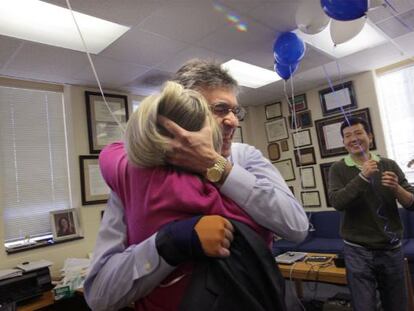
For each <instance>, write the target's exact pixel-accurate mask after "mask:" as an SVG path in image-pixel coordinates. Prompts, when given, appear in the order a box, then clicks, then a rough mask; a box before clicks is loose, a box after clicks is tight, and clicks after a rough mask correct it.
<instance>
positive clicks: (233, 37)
mask: <svg viewBox="0 0 414 311" xmlns="http://www.w3.org/2000/svg"><path fill="white" fill-rule="evenodd" d="M246 21H247V25H248V26H247V31H246V32H240V31H238V30H237V29H236V28H234V27H232V26H230V25H228V26H224V27H222V28H221V29H219V30H217V31H216V32H214V33H213V34H211V35H209V36H207V37H206V38H204V39H203V40H201V41H200V42H198V45H199V46H201V47H204V48H206V49H209V50H212V51H214V52H217V53H222V54H224V55H227V56H232V57H237V56H238V55H241V54H243V52H246V51H249V50H250V49H254V48H255V47H256V46H269V48H271V46H272V44H273V38H274V35H273V31H271V30H270V29H268V28H267V27H265V26H262V25H260V24H258V23H256V22H254V21H253V20H251V19H246Z"/></svg>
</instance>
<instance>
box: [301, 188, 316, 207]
mask: <svg viewBox="0 0 414 311" xmlns="http://www.w3.org/2000/svg"><path fill="white" fill-rule="evenodd" d="M300 198H301V200H302V205H303V207H320V206H321V198H320V196H319V191H302V192H301V193H300Z"/></svg>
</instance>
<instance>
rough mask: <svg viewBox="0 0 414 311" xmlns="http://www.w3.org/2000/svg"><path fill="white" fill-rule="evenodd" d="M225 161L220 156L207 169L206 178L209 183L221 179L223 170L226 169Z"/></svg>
mask: <svg viewBox="0 0 414 311" xmlns="http://www.w3.org/2000/svg"><path fill="white" fill-rule="evenodd" d="M226 164H227V160H226V159H225V158H224V157H222V156H220V158H218V159H217V161H216V163H214V165H213V166H212V167H210V168H208V169H207V172H206V178H207V179H208V180H209V181H211V182H219V181H220V180H221V179H222V178H223V173H224V169H225V167H226Z"/></svg>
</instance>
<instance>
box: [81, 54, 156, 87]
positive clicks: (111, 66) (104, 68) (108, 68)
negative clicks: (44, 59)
mask: <svg viewBox="0 0 414 311" xmlns="http://www.w3.org/2000/svg"><path fill="white" fill-rule="evenodd" d="M92 61H93V64H94V66H95V69H96V72H97V75H98V79H99V80H100V82H101V83H102V84H110V85H113V86H116V87H118V86H121V85H123V84H126V83H128V82H130V81H131V80H134V79H135V78H136V77H138V76H140V75H142V74H143V73H145V72H147V71H148V70H149V69H150V68H148V67H145V66H139V65H136V64H131V63H123V62H120V61H116V60H113V59H110V58H105V57H102V56H93V57H92ZM74 78H75V79H79V80H86V81H95V76H94V74H93V71H92V68H91V67H90V66H88V67H86V68H85V69H84V70H82V71H81V72H79V73H78V74H76V75H75V76H74Z"/></svg>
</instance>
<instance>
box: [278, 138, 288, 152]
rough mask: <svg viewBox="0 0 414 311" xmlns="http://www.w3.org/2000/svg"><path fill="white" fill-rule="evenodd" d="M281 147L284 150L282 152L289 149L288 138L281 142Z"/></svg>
mask: <svg viewBox="0 0 414 311" xmlns="http://www.w3.org/2000/svg"><path fill="white" fill-rule="evenodd" d="M280 149H281V150H282V152H285V151H289V143H288V141H287V140H282V141H281V142H280Z"/></svg>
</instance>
